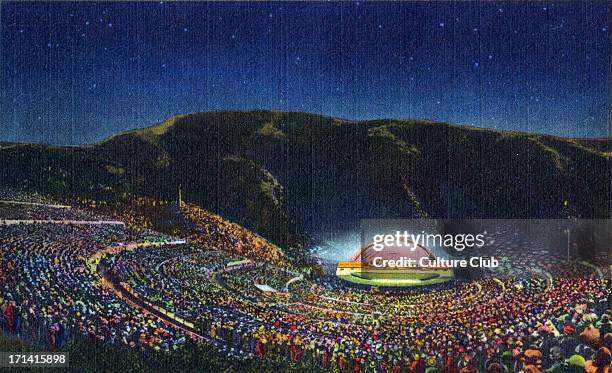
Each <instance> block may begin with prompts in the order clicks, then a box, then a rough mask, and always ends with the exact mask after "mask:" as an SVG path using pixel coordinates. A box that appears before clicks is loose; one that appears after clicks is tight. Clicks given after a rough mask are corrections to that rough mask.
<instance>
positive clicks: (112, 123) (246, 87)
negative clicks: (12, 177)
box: [0, 1, 610, 144]
mask: <svg viewBox="0 0 612 373" xmlns="http://www.w3.org/2000/svg"><path fill="white" fill-rule="evenodd" d="M608 7H609V5H608V3H607V2H605V1H597V2H532V3H518V2H514V3H505V2H495V3H494V2H487V3H476V2H461V3H441V2H432V3H425V2H419V3H364V2H362V3H278V2H276V3H225V4H222V3H168V2H149V3H142V2H141V3H10V2H1V3H0V38H1V39H0V65H1V71H0V141H20V142H48V143H59V144H77V143H89V142H94V141H97V140H100V139H102V138H104V137H106V136H108V135H110V134H113V133H115V132H118V131H121V130H126V129H129V128H134V127H142V126H148V125H151V124H153V123H155V122H159V121H162V120H164V119H165V118H167V117H169V116H171V115H174V114H178V113H187V112H195V111H209V110H228V109H241V110H243V109H255V108H257V109H260V108H262V109H277V110H291V111H307V112H313V113H321V114H325V115H332V116H339V117H343V118H349V119H368V118H408V117H411V118H422V119H433V120H439V121H447V122H453V123H463V124H470V125H475V126H480V127H491V128H499V129H510V130H520V131H532V132H544V133H550V134H555V135H561V136H589V137H593V136H609V128H610V124H609V122H610V114H609V107H610V33H609V26H608Z"/></svg>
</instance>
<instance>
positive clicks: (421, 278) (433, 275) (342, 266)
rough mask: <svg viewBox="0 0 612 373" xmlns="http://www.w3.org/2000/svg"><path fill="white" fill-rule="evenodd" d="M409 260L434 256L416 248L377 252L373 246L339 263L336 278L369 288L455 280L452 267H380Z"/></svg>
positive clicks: (396, 248)
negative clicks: (382, 263)
mask: <svg viewBox="0 0 612 373" xmlns="http://www.w3.org/2000/svg"><path fill="white" fill-rule="evenodd" d="M406 258H407V259H410V260H412V261H414V262H415V263H419V262H420V260H421V258H427V259H428V260H435V258H434V256H433V255H432V254H431V253H430V252H429V251H428V250H427V249H426V248H424V247H422V246H416V249H415V250H410V249H408V248H406V247H390V248H385V249H384V250H382V251H376V250H374V249H373V246H372V245H368V246H365V247H364V248H362V249H360V250H358V251H357V252H356V253H355V254H354V255H353V256H352V258H351V260H350V261H347V262H339V263H338V265H337V267H336V276H338V278H340V279H342V280H345V281H349V282H353V283H356V284H363V285H371V286H396V287H405V286H425V285H434V284H440V283H443V282H447V281H450V280H452V279H453V278H454V273H453V270H452V269H451V268H445V267H433V266H430V267H422V266H419V265H418V264H417V265H415V266H410V267H407V266H401V267H400V266H398V267H391V266H388V267H380V263H381V262H382V261H385V263H389V262H391V263H392V262H393V261H399V260H402V261H405V259H406Z"/></svg>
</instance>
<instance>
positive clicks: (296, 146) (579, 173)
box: [0, 111, 612, 247]
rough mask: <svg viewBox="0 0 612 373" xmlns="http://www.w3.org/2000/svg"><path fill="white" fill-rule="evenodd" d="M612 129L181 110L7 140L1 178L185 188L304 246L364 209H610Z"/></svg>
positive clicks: (399, 213)
mask: <svg viewBox="0 0 612 373" xmlns="http://www.w3.org/2000/svg"><path fill="white" fill-rule="evenodd" d="M611 144H612V139H591V140H589V139H568V138H559V137H554V136H547V135H538V134H531V133H515V132H503V131H494V130H485V129H479V128H472V127H467V126H457V125H451V124H446V123H434V122H428V121H418V120H393V119H385V120H375V121H361V122H351V121H346V120H342V119H337V118H331V117H323V116H318V115H313V114H306V113H283V112H271V111H251V112H215V113H195V114H188V115H180V116H176V117H173V118H170V119H169V120H167V121H165V122H163V123H160V124H158V125H156V126H152V127H149V128H144V129H138V130H132V131H127V132H124V133H120V134H117V135H114V136H112V137H110V138H108V139H106V140H104V141H102V142H100V143H98V144H95V145H93V146H87V147H81V148H73V147H71V148H62V147H47V146H42V145H15V144H3V145H1V146H0V166H1V168H0V170H1V171H0V172H2V175H1V176H2V178H1V181H0V183H1V184H6V185H10V186H23V187H27V188H33V189H38V190H42V189H44V190H45V191H50V192H53V193H64V194H67V193H68V194H73V195H88V196H92V197H95V198H112V197H111V196H114V197H117V196H125V195H131V194H135V195H144V196H149V197H153V198H158V199H175V198H176V194H177V190H178V188H179V185H180V186H181V188H182V191H183V196H184V199H185V200H186V201H188V202H190V203H193V204H196V205H199V206H201V207H204V208H206V209H208V210H211V211H214V212H217V213H219V214H221V215H222V216H224V217H227V218H229V219H231V220H234V221H236V222H238V223H239V224H241V225H244V226H246V227H249V228H251V229H253V230H255V231H257V232H259V233H261V234H262V235H263V236H265V237H266V238H268V239H270V240H272V241H273V242H276V243H279V244H281V245H283V246H286V247H290V246H296V245H298V244H299V242H301V237H300V235H299V234H298V232H300V231H302V232H303V231H311V230H317V229H335V228H337V227H338V226H342V225H343V224H352V223H354V222H355V221H358V219H359V218H373V217H386V218H394V217H417V216H429V217H475V218H493V217H495V218H559V217H567V216H575V217H593V218H595V217H609V216H610V211H611V201H610V196H611V194H610V191H611V189H610V188H611V186H610V180H611V179H610V176H611V175H610V173H611V167H610V166H611V159H610V149H612V146H611Z"/></svg>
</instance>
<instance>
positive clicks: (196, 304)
mask: <svg viewBox="0 0 612 373" xmlns="http://www.w3.org/2000/svg"><path fill="white" fill-rule="evenodd" d="M1 194H4V195H0V197H2V198H1V199H2V200H14V201H19V202H24V203H20V204H11V203H6V202H4V203H0V214H1V215H0V236H1V237H2V240H1V241H0V249H1V256H0V264H1V265H0V290H1V293H0V303H2V309H3V314H4V316H5V317H4V318H3V319H2V321H3V322H2V324H1V325H0V326H1V327H2V329H3V331H4V332H6V333H13V334H16V335H19V336H20V338H23V339H24V340H27V341H29V342H31V343H34V344H36V345H42V346H44V347H45V348H47V349H51V350H55V349H61V348H62V346H63V345H65V344H66V343H68V341H70V340H71V339H73V338H77V337H78V336H85V337H87V338H92V339H95V340H98V341H101V342H102V343H107V344H116V345H120V346H125V347H126V348H131V349H151V350H161V351H167V352H168V353H172V354H180V353H181V351H183V350H184V349H186V348H188V347H187V345H188V344H187V343H186V341H187V340H192V341H193V342H194V343H199V344H206V345H210V346H213V347H214V349H215V350H216V351H218V352H219V353H220V354H222V355H223V356H225V357H227V358H229V359H237V360H248V359H287V360H289V361H290V362H291V363H292V364H295V365H296V366H299V364H304V362H305V361H308V364H311V365H309V366H315V367H317V368H318V369H321V370H328V369H336V370H339V371H349V370H351V371H356V369H358V371H361V370H364V371H366V370H369V371H389V370H390V369H396V368H397V369H399V370H396V371H415V370H414V369H417V368H418V367H419V366H421V365H422V364H426V365H427V366H428V367H437V368H440V369H441V368H442V367H443V366H445V364H447V363H448V361H447V359H449V358H451V357H452V363H450V364H452V365H453V366H454V369H460V368H461V367H465V366H468V365H469V366H472V367H474V368H475V369H476V370H477V371H486V369H487V368H486V365H487V364H488V363H487V361H490V360H491V359H496V358H499V359H501V357H502V356H505V358H508V356H507V355H506V354H505V352H506V351H514V352H513V353H512V354H511V355H510V357H509V358H508V359H509V361H508V362H507V363H508V364H510V365H512V364H514V366H517V365H521V364H524V361H523V360H521V359H522V358H521V357H522V356H523V355H522V354H523V353H526V351H527V350H528V348H532V347H533V346H542V343H544V342H543V341H544V340H546V341H549V338H553V339H555V338H557V339H559V343H561V342H562V338H574V339H576V341H577V344H585V343H586V344H588V343H590V342H588V341H586V342H585V341H583V340H582V339H580V338H579V337H578V336H579V335H580V334H581V333H583V332H584V331H587V330H589V328H599V329H602V330H604V328H605V327H606V325H607V324H606V323H608V322H609V321H606V320H609V317H608V316H607V313H606V312H608V313H609V312H610V311H606V310H608V309H609V308H610V295H611V293H612V291H611V282H610V263H609V261H607V260H609V258H605V261H603V260H602V261H599V262H595V263H586V262H582V261H580V260H572V261H571V263H569V264H568V263H566V262H565V261H564V260H562V259H559V260H556V261H555V260H546V261H544V260H540V258H539V257H538V256H537V254H534V256H533V257H531V258H528V260H525V257H524V253H523V252H519V251H516V252H513V250H511V249H509V250H507V251H505V252H504V263H505V265H508V268H512V270H511V271H506V272H503V273H502V272H499V273H492V274H490V275H488V276H483V277H480V278H475V279H470V280H466V279H459V278H456V277H453V275H452V271H451V272H448V271H449V270H448V269H445V270H440V271H441V272H440V271H438V270H437V269H433V271H434V272H431V271H432V270H426V269H423V270H422V271H414V272H412V273H411V274H410V275H403V274H399V278H400V280H410V281H408V283H410V282H411V281H412V282H414V281H418V282H419V284H420V285H424V286H419V287H405V286H402V287H391V288H378V287H377V286H375V287H372V286H370V285H372V283H371V281H368V280H371V279H368V278H367V276H366V275H365V274H361V275H355V273H354V269H355V267H350V265H346V266H345V265H338V268H337V271H341V270H342V271H344V270H345V269H347V273H345V274H343V273H339V277H337V276H335V273H333V271H331V273H327V274H323V275H317V276H315V275H313V274H312V271H311V270H310V269H308V268H302V267H299V266H296V265H294V264H293V263H292V262H291V260H290V258H287V256H286V255H285V254H284V253H283V252H282V250H281V249H279V248H277V247H276V246H274V245H273V244H271V243H269V242H267V241H266V240H264V239H262V238H261V237H259V236H256V235H254V234H253V233H250V232H248V231H247V230H245V229H243V228H241V227H239V226H237V225H235V224H232V223H230V222H227V221H225V220H223V219H222V218H220V217H218V216H216V215H213V214H210V213H208V212H206V211H203V210H201V209H197V208H195V207H189V206H181V208H180V210H181V211H180V213H181V214H182V215H183V216H184V217H185V218H186V219H191V221H192V222H193V226H192V227H191V228H189V229H184V230H180V229H177V230H175V231H174V232H159V231H156V230H154V229H153V228H152V227H151V224H150V220H147V218H146V216H142V215H143V214H142V211H147V214H157V213H159V210H158V209H159V208H160V205H161V206H163V204H159V203H156V204H148V203H147V202H146V201H145V202H143V203H142V204H141V207H140V210H139V211H136V210H134V211H130V210H129V209H124V208H119V209H116V210H115V209H113V208H112V206H111V207H109V206H106V207H103V206H100V205H99V204H98V205H96V206H95V208H89V207H87V204H86V203H84V204H81V205H79V206H74V207H72V208H69V209H67V208H59V207H57V206H53V205H52V201H47V200H46V199H42V197H40V196H32V195H29V194H24V193H16V192H9V191H4V192H2V193H1ZM28 203H32V204H28ZM34 203H35V204H34ZM55 203H57V202H55ZM3 220H5V221H9V220H10V221H13V220H21V221H22V223H25V222H27V221H28V220H32V221H36V222H35V223H32V224H3V223H2V221H3ZM74 222H78V224H75V223H74ZM112 222H121V223H122V224H117V223H112ZM372 254H373V253H372V252H370V251H369V250H360V251H359V252H358V253H356V256H354V257H353V258H352V259H353V260H352V261H351V262H352V263H362V262H363V261H366V262H367V261H368V260H370V259H371V255H372ZM396 254H401V255H415V256H423V255H425V256H430V255H431V254H430V253H429V252H428V251H427V250H426V249H424V248H422V249H419V250H416V251H415V252H412V253H403V252H399V253H396ZM525 263H528V264H527V265H526V264H525ZM533 263H535V265H533ZM510 264H511V265H510ZM351 271H353V272H351ZM445 271H446V272H445ZM342 276H351V277H355V278H361V279H363V280H364V281H353V282H347V281H344V280H343V279H341V277H342ZM360 276H362V277H360ZM432 276H433V277H432ZM377 278H378V279H379V280H381V279H382V280H387V281H388V282H389V280H390V282H393V280H394V279H397V278H398V273H391V274H390V275H389V277H388V278H385V277H384V276H383V277H382V278H381V277H377ZM383 282H385V281H383ZM374 285H377V284H376V283H374ZM7 309H10V312H8V311H6V310H7ZM7 315H9V316H7ZM18 318H19V320H20V321H19V325H17V322H16V321H17V319H18ZM18 328H19V330H18ZM570 331H571V332H570ZM50 336H51V337H52V338H51V337H50ZM547 343H548V342H547ZM597 343H600V342H597ZM530 346H531V347H530ZM589 347H590V348H593V349H596V348H598V346H589ZM534 348H535V347H534ZM563 354H564V357H567V358H569V357H570V356H571V355H574V354H575V352H574V351H573V350H572V351H564V352H563ZM500 361H501V360H500ZM549 363H550V362H548V361H547V362H546V363H544V364H549ZM540 364H542V362H540ZM356 367H357V368H356ZM418 369H420V368H418Z"/></svg>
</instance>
